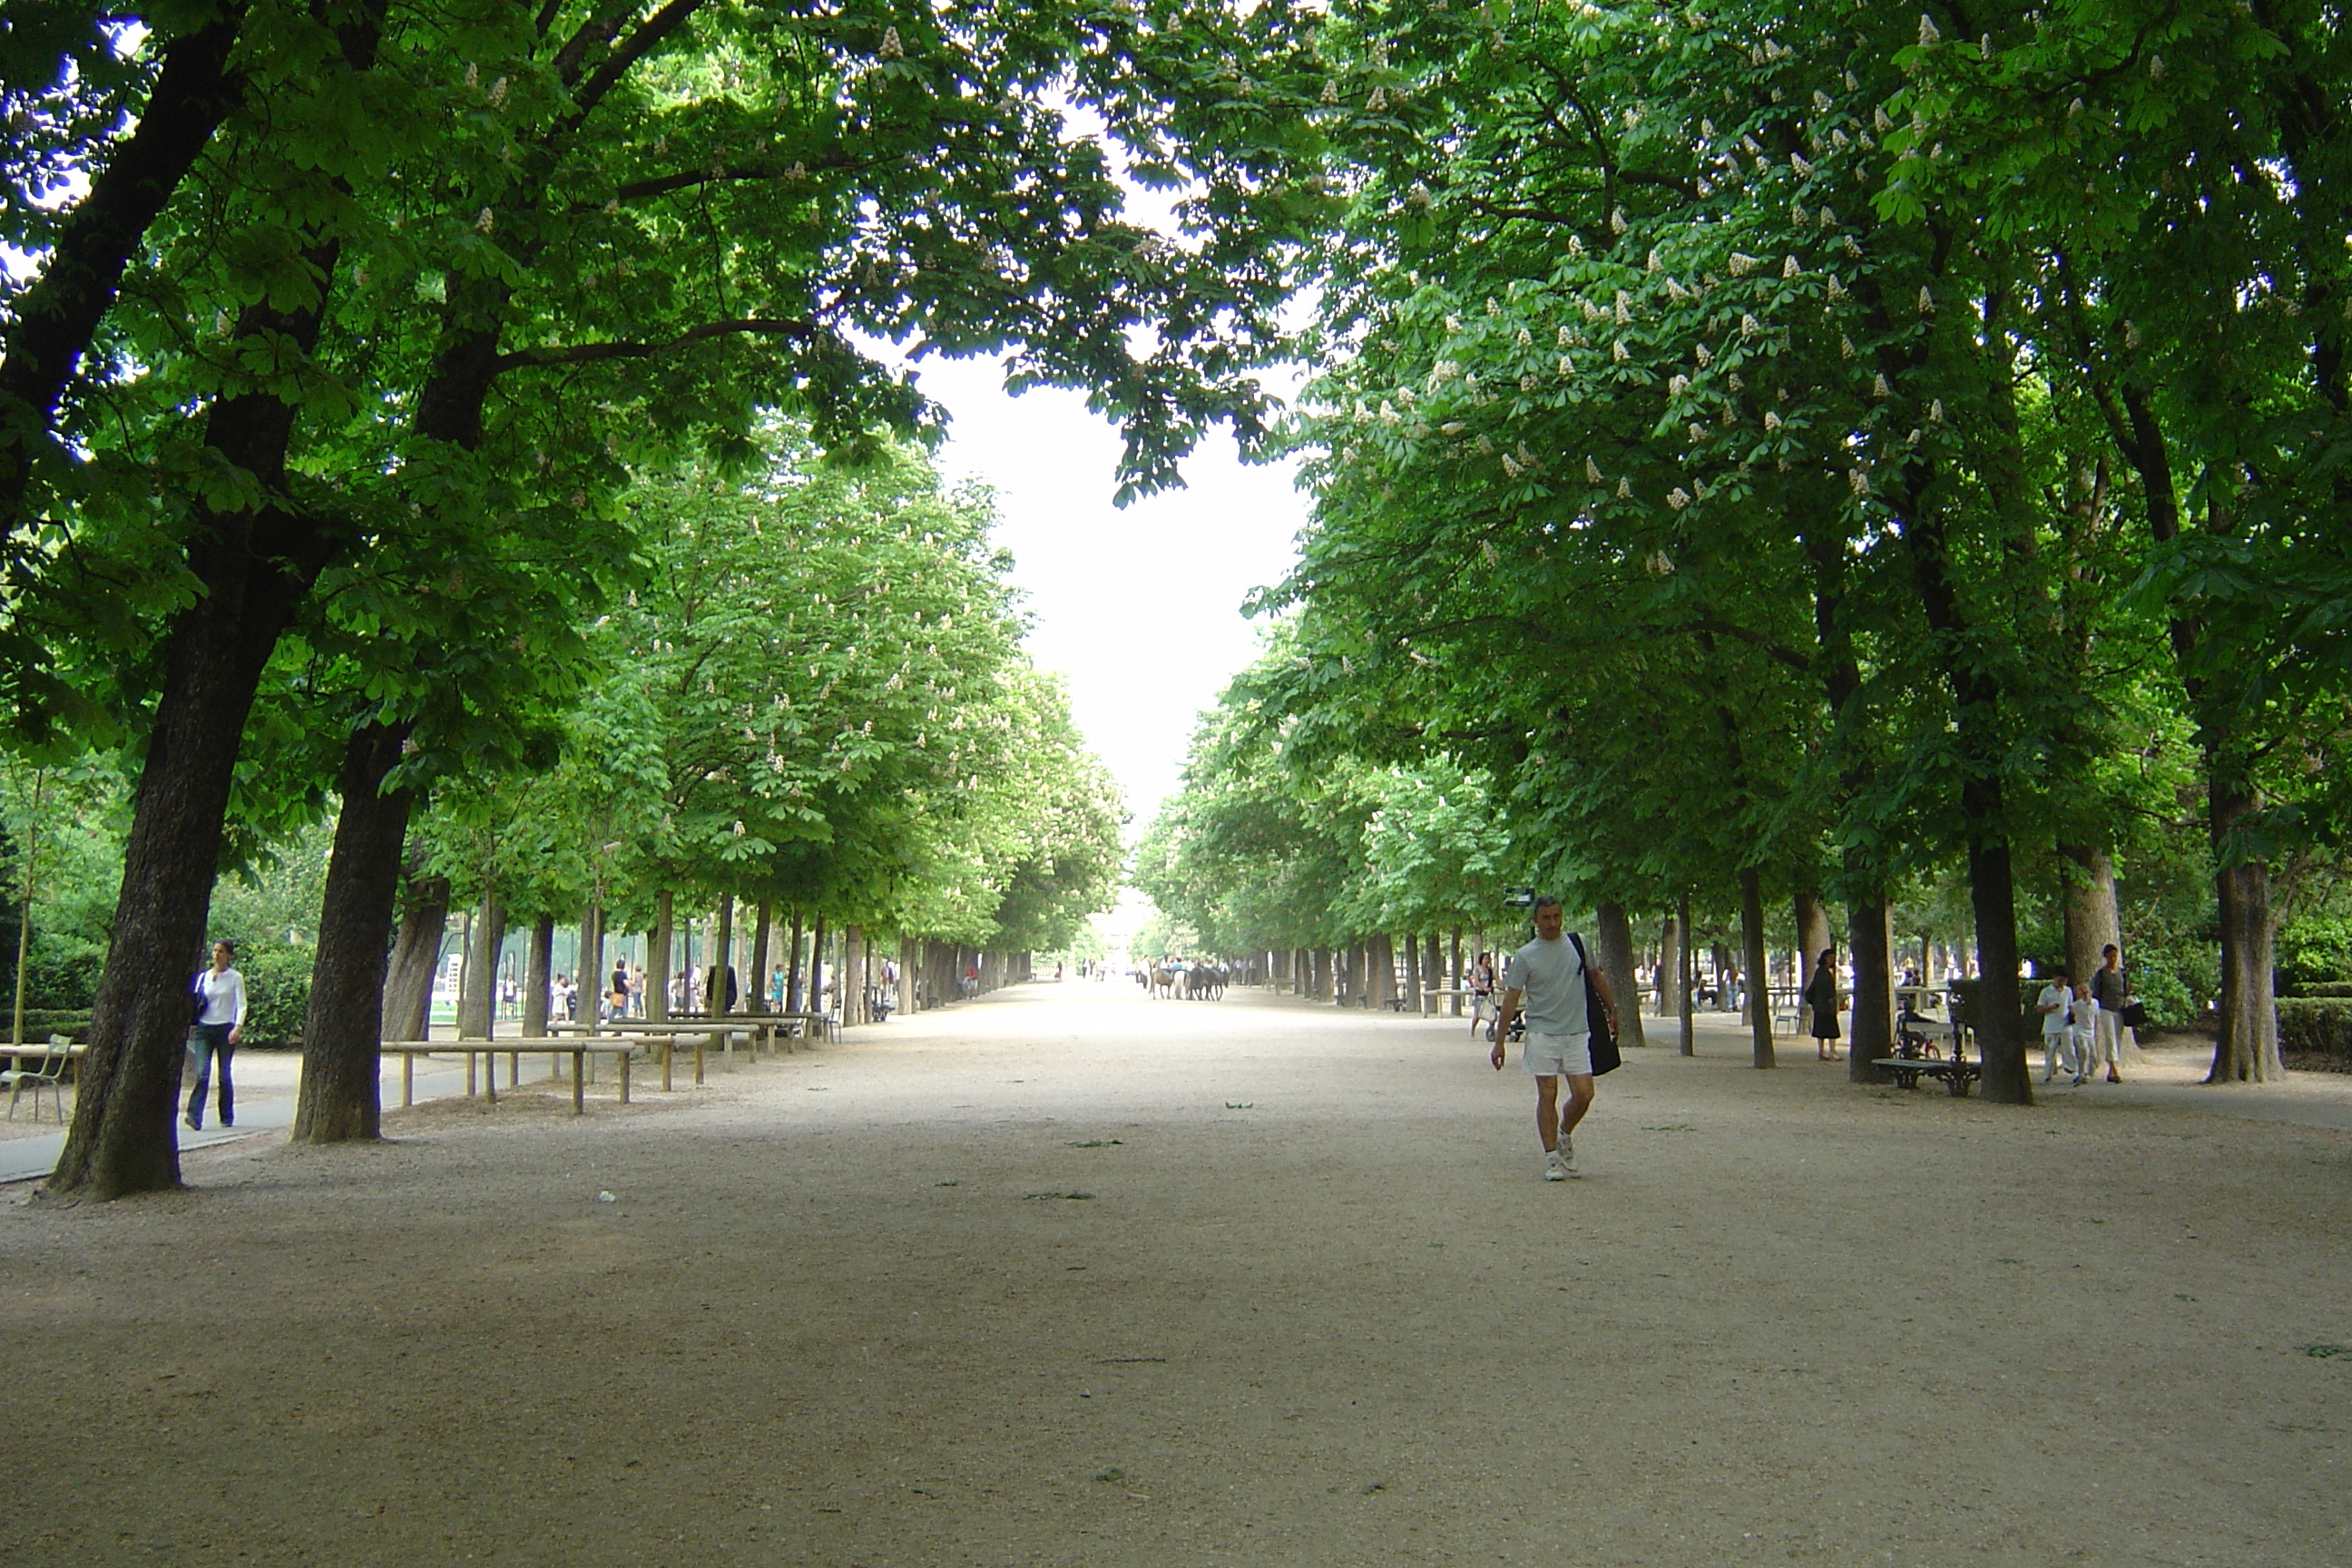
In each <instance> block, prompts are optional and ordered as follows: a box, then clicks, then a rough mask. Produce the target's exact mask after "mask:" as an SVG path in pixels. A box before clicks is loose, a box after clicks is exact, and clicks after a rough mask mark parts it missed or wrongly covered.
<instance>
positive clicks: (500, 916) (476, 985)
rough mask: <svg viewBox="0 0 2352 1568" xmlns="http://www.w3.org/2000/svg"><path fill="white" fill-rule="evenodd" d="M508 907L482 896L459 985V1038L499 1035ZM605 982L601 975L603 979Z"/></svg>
mask: <svg viewBox="0 0 2352 1568" xmlns="http://www.w3.org/2000/svg"><path fill="white" fill-rule="evenodd" d="M506 940H507V907H506V905H505V903H504V902H502V901H501V900H499V895H498V891H497V889H490V890H488V891H487V892H485V893H483V895H482V907H481V910H480V912H479V913H478V914H477V915H475V917H474V931H473V941H472V942H471V943H470V944H469V945H468V946H467V950H466V969H465V973H464V974H463V975H462V976H461V977H460V978H459V980H458V983H457V1037H458V1038H459V1039H461V1040H487V1039H488V1038H490V1037H492V1036H493V1035H495V1034H497V1033H498V1018H499V949H500V948H501V947H503V946H505V945H506ZM600 980H601V975H600Z"/></svg>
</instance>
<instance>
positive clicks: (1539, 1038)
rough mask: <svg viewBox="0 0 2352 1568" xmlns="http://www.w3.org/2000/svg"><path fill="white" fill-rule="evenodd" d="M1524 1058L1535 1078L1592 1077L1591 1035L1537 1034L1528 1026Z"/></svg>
mask: <svg viewBox="0 0 2352 1568" xmlns="http://www.w3.org/2000/svg"><path fill="white" fill-rule="evenodd" d="M1524 1059H1525V1061H1526V1062H1527V1064H1528V1071H1529V1072H1531V1073H1533V1074H1535V1075H1536V1076H1537V1077H1538V1078H1562V1077H1566V1078H1591V1076H1592V1037H1591V1035H1538V1034H1537V1033H1536V1032H1535V1031H1534V1030H1533V1029H1529V1030H1528V1045H1527V1052H1526V1055H1525V1058H1524Z"/></svg>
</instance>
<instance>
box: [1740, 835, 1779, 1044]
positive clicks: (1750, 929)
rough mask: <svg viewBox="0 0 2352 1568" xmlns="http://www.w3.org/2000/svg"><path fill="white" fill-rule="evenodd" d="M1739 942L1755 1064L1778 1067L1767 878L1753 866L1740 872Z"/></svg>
mask: <svg viewBox="0 0 2352 1568" xmlns="http://www.w3.org/2000/svg"><path fill="white" fill-rule="evenodd" d="M1739 943H1740V947H1741V948H1742V950H1743V952H1742V954H1741V957H1740V964H1741V966H1742V967H1743V968H1744V969H1745V970H1746V971H1747V974H1746V976H1745V978H1744V986H1745V989H1746V990H1747V993H1748V1039H1749V1040H1750V1041H1751V1042H1752V1043H1753V1046H1754V1050H1755V1065H1756V1066H1758V1067H1759V1068H1769V1067H1774V1066H1777V1065H1779V1058H1777V1057H1776V1056H1775V1055H1774V1054H1773V1050H1772V992H1771V987H1770V984H1769V982H1768V981H1767V980H1766V978H1765V974H1764V964H1765V958H1764V877H1763V874H1762V873H1761V872H1759V871H1758V870H1757V869H1756V868H1754V867H1752V866H1751V867H1749V868H1748V869H1747V870H1744V871H1742V872H1740V873H1739Z"/></svg>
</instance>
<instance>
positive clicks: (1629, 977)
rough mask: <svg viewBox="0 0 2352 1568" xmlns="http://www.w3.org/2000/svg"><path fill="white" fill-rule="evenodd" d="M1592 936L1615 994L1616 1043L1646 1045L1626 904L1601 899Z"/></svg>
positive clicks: (1595, 958)
mask: <svg viewBox="0 0 2352 1568" xmlns="http://www.w3.org/2000/svg"><path fill="white" fill-rule="evenodd" d="M1592 923H1593V927H1594V931H1593V936H1594V938H1595V940H1596V942H1597V944H1598V946H1599V948H1600V951H1599V952H1595V953H1594V954H1593V955H1592V958H1593V962H1594V963H1598V964H1600V965H1601V973H1603V974H1605V975H1607V976H1608V977H1609V990H1610V994H1612V995H1613V996H1615V997H1616V998H1617V1026H1618V1028H1617V1043H1618V1044H1619V1045H1621V1046H1646V1045H1648V1044H1649V1043H1650V1042H1649V1040H1648V1038H1647V1037H1645V1036H1644V1035H1643V1032H1642V981H1641V977H1640V976H1639V975H1638V974H1636V973H1634V968H1635V965H1634V962H1633V921H1631V920H1630V919H1628V918H1627V916H1626V914H1625V906H1624V905H1622V904H1620V903H1615V902H1612V901H1610V900H1602V901H1601V903H1600V904H1598V905H1596V906H1595V907H1594V909H1593V911H1592Z"/></svg>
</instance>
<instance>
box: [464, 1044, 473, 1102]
mask: <svg viewBox="0 0 2352 1568" xmlns="http://www.w3.org/2000/svg"><path fill="white" fill-rule="evenodd" d="M466 1098H467V1100H471V1099H473V1098H474V1053H473V1052H471V1051H467V1053H466Z"/></svg>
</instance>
